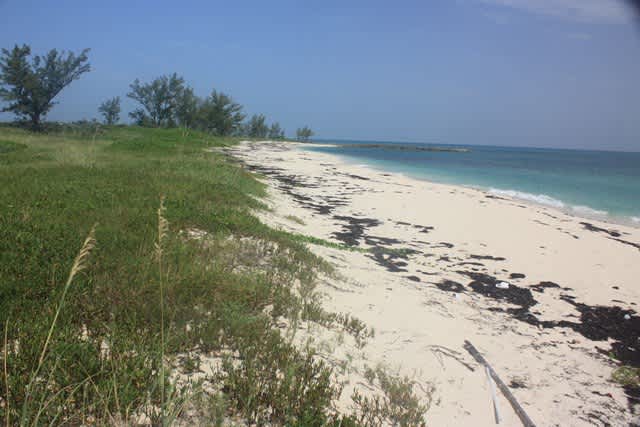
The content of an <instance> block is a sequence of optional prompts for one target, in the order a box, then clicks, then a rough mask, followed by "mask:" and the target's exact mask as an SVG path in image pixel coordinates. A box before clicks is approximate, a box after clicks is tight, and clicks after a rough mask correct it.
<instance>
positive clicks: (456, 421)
mask: <svg viewBox="0 0 640 427" xmlns="http://www.w3.org/2000/svg"><path fill="white" fill-rule="evenodd" d="M229 151H230V152H231V153H232V154H233V155H234V156H236V157H238V158H240V159H242V161H243V162H245V164H246V165H247V167H248V168H250V169H252V170H255V171H256V172H258V173H261V174H262V175H263V176H264V177H265V181H266V182H267V183H269V185H270V190H269V199H268V201H267V202H268V204H269V205H270V207H271V208H272V211H271V212H268V213H264V214H261V216H262V218H263V219H264V220H265V221H266V222H267V223H269V224H271V225H274V226H277V227H282V228H284V229H287V230H290V231H294V232H297V233H301V234H305V235H310V236H314V237H317V238H322V239H326V240H329V241H332V242H336V243H344V244H347V245H353V246H359V247H362V248H372V249H371V251H369V252H359V251H345V250H340V249H333V248H328V247H325V246H318V245H311V246H312V250H313V251H314V252H315V253H317V254H319V255H321V256H323V257H324V258H326V259H327V260H328V261H330V262H331V263H332V264H334V265H335V266H336V268H337V270H338V272H339V274H340V276H341V277H342V278H341V279H336V278H324V279H323V282H322V284H321V291H322V292H323V294H324V304H325V306H326V308H327V309H328V310H331V311H338V312H346V313H350V314H352V315H354V316H356V317H358V318H359V319H361V320H363V321H364V322H366V323H367V324H368V325H369V326H371V327H373V328H374V329H375V332H376V334H375V337H374V338H372V339H371V340H370V341H369V343H368V345H366V346H365V347H364V348H362V349H359V348H357V347H355V346H352V348H347V349H345V348H344V346H342V347H341V346H337V345H336V346H334V347H331V346H325V347H326V349H325V350H326V352H328V353H332V354H328V355H327V357H330V358H333V360H340V359H344V358H348V359H349V360H351V361H353V366H354V368H353V370H352V371H348V372H346V373H345V375H347V376H352V377H353V379H352V381H351V384H354V383H357V382H358V378H359V377H358V375H361V372H360V371H361V369H360V368H362V367H364V366H375V365H376V364H378V363H383V364H385V365H386V366H389V367H392V368H393V369H396V370H398V371H399V372H401V373H404V374H409V375H412V376H415V377H416V379H417V380H418V381H419V383H420V384H421V385H422V388H423V389H425V390H426V389H427V387H428V386H429V385H433V386H434V387H435V394H434V400H433V404H432V406H431V409H430V410H429V412H428V421H429V424H430V425H433V426H463V425H474V426H484V425H487V426H489V425H495V421H494V418H493V408H492V406H491V400H490V393H489V388H488V384H487V379H486V376H485V372H484V370H482V369H481V368H480V366H479V365H478V364H477V363H476V362H475V361H474V359H473V358H472V357H471V356H470V355H469V354H468V353H467V352H466V351H465V350H464V349H463V343H464V341H465V340H469V341H471V342H472V343H473V344H474V345H475V346H476V347H477V348H478V349H479V350H480V351H481V352H482V353H483V355H484V356H485V357H486V359H487V360H488V361H489V362H490V363H491V364H492V366H493V368H494V369H495V370H496V371H497V373H498V374H499V375H500V377H501V378H502V380H503V381H504V382H505V383H506V384H507V385H509V386H510V388H511V390H512V392H513V393H514V394H515V396H516V397H517V399H518V400H519V402H520V403H521V404H522V406H523V407H524V408H525V410H526V411H527V412H528V414H529V416H530V417H531V418H532V419H533V420H534V421H535V422H536V423H537V425H540V426H551V425H558V426H581V425H609V424H610V425H628V424H629V423H630V422H632V421H633V420H636V417H635V416H634V415H633V402H634V400H633V399H632V398H631V399H630V398H629V396H628V395H627V394H626V393H625V390H624V389H623V388H622V387H621V386H619V385H617V384H615V383H613V382H612V381H611V373H612V371H613V370H614V369H615V368H616V367H617V366H619V365H618V364H616V363H614V362H613V361H612V360H611V359H610V358H609V357H608V356H607V354H608V353H610V352H614V353H615V354H617V355H618V356H619V357H621V358H623V359H624V360H625V361H626V363H629V364H635V365H639V364H640V354H639V353H640V345H639V343H638V332H639V331H640V318H639V317H637V316H636V315H635V311H634V310H636V308H637V307H636V303H637V302H638V301H640V298H639V296H640V289H639V287H638V278H640V230H639V229H637V228H632V227H625V226H621V225H620V226H618V225H615V226H614V225H611V224H607V223H600V222H597V221H594V220H586V219H581V218H578V217H574V216H569V215H567V214H565V213H562V212H559V211H556V210H554V209H551V208H545V207H540V206H533V205H526V204H524V203H522V202H520V201H516V200H512V199H509V198H506V197H496V196H493V195H490V194H487V193H485V192H482V191H479V190H473V189H468V188H463V187H457V186H451V185H442V184H434V183H429V182H425V181H420V180H414V179H410V178H407V177H404V176H401V175H397V174H391V173H384V172H381V171H376V170H373V169H369V168H366V167H359V166H354V165H351V164H348V163H346V162H344V161H342V160H341V159H340V158H338V157H336V156H332V155H329V154H325V153H316V152H310V151H305V150H303V149H301V148H300V147H299V145H298V144H294V143H243V144H240V145H239V146H237V147H234V148H232V149H230V150H229ZM296 218H299V219H300V220H302V221H299V220H297V219H296ZM390 248H391V249H395V250H396V251H395V252H392V251H389V250H388V249H390ZM501 282H506V283H508V285H509V287H508V288H507V289H503V288H504V287H505V285H504V284H503V283H501ZM497 284H499V286H496V285H497ZM313 333H316V332H314V331H309V334H310V335H313ZM345 345H348V343H347V344H345ZM347 388H348V387H347ZM349 395H350V394H349V393H348V390H345V393H343V396H344V402H342V404H343V405H345V406H348V404H349ZM500 399H501V400H500V405H499V406H500V411H501V414H502V416H503V422H502V424H501V425H520V423H519V421H518V418H517V416H516V415H515V413H514V411H513V410H512V409H511V407H510V406H509V404H508V403H507V401H506V400H505V399H504V398H502V397H501V398H500ZM636 421H637V420H636ZM607 423H608V424H607Z"/></svg>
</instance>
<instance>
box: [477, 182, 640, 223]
mask: <svg viewBox="0 0 640 427" xmlns="http://www.w3.org/2000/svg"><path fill="white" fill-rule="evenodd" d="M489 193H491V194H493V195H496V196H506V197H511V198H513V199H519V200H525V201H529V202H533V203H536V204H539V205H545V206H551V207H553V208H556V209H562V210H565V211H568V212H570V213H574V214H576V215H579V216H587V217H606V216H607V215H609V212H607V211H602V210H599V209H593V208H590V207H588V206H583V205H568V204H566V203H564V202H563V201H562V200H558V199H555V198H553V197H551V196H548V195H546V194H532V193H526V192H523V191H515V190H498V189H496V188H492V189H490V190H489ZM631 220H632V221H634V222H640V218H635V217H632V218H631ZM636 220H637V221H636Z"/></svg>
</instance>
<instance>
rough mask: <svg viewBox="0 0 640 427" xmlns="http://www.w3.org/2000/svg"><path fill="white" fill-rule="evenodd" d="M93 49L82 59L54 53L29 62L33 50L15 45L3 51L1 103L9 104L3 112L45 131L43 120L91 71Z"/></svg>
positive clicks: (26, 46)
mask: <svg viewBox="0 0 640 427" xmlns="http://www.w3.org/2000/svg"><path fill="white" fill-rule="evenodd" d="M88 52H89V49H84V50H83V51H82V52H80V54H79V55H76V54H74V53H73V52H68V53H65V52H64V51H62V52H58V51H57V50H56V49H52V50H50V51H49V53H47V54H46V55H45V56H34V57H33V59H32V60H31V61H29V56H30V55H31V47H29V46H28V45H26V44H25V45H22V47H20V46H18V45H15V47H14V48H13V49H12V50H7V49H2V55H1V56H0V85H1V87H0V99H2V100H3V101H5V102H7V103H9V105H8V106H7V107H4V108H3V109H2V110H1V111H2V112H11V113H14V114H15V115H16V116H18V117H19V118H20V119H21V120H28V121H29V122H30V125H31V127H32V128H33V129H35V130H40V129H41V122H42V118H43V117H44V116H46V115H47V113H48V112H49V111H50V110H51V108H53V106H54V105H55V104H56V103H55V102H53V100H54V98H55V97H56V96H57V95H58V94H59V93H60V92H61V91H62V89H64V88H65V87H67V86H69V85H70V84H71V82H73V81H74V80H77V79H79V78H80V76H81V75H82V74H84V73H86V72H88V71H90V70H91V66H90V65H89V63H88V62H87V61H88V60H89V58H88V56H87V54H88Z"/></svg>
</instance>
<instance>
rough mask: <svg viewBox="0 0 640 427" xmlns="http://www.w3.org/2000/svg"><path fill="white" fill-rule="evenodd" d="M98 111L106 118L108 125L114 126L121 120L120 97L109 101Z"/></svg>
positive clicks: (105, 121) (101, 105)
mask: <svg viewBox="0 0 640 427" xmlns="http://www.w3.org/2000/svg"><path fill="white" fill-rule="evenodd" d="M98 111H99V112H100V114H102V116H103V117H104V123H105V124H107V125H114V124H116V123H118V120H120V97H119V96H116V97H115V98H111V99H107V100H106V101H104V102H103V103H102V104H100V107H98Z"/></svg>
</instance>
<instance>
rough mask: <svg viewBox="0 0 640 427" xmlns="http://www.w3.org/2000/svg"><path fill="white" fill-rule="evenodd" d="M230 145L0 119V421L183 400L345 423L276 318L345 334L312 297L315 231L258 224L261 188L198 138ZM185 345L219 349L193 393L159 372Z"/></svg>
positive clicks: (353, 322) (160, 407) (325, 374)
mask: <svg viewBox="0 0 640 427" xmlns="http://www.w3.org/2000/svg"><path fill="white" fill-rule="evenodd" d="M233 143H235V140H233V139H223V138H212V137H210V136H208V135H206V134H202V133H198V132H184V131H183V130H181V129H144V128H135V127H121V126H120V127H98V126H95V124H91V125H90V126H89V127H87V126H85V127H83V126H71V127H65V126H61V127H60V128H59V129H58V130H57V131H56V132H54V133H49V134H32V133H29V132H26V131H23V130H20V129H17V128H12V127H0V200H2V201H3V202H4V203H2V204H0V328H1V330H0V332H1V333H0V336H2V337H3V338H4V340H3V344H2V349H1V350H2V351H0V357H2V367H3V374H2V375H1V376H0V378H1V379H0V386H1V387H0V393H2V394H1V395H0V419H2V420H3V421H4V422H5V423H6V424H7V425H14V424H16V425H41V424H73V425H76V424H78V425H79V424H89V423H93V424H95V425H113V424H117V423H120V424H135V423H137V422H140V421H141V420H147V421H149V422H151V423H153V424H154V425H169V424H172V423H173V422H175V421H176V420H179V419H181V417H184V416H186V415H185V413H186V410H185V408H187V407H192V406H193V405H195V404H196V402H201V403H202V407H199V408H196V409H197V410H196V409H193V408H192V410H195V411H196V412H198V413H199V414H201V416H202V417H204V418H202V419H207V417H208V416H211V417H213V418H210V420H214V419H215V422H216V423H219V422H222V421H221V420H224V419H225V417H230V416H232V415H239V416H241V417H242V418H243V419H244V420H245V421H246V422H249V423H273V424H274V425H300V426H302V425H304V426H316V425H317V426H321V425H340V423H342V422H343V421H344V423H343V424H342V425H343V426H346V425H361V424H355V423H351V424H348V423H349V422H351V421H349V420H352V418H349V417H342V416H341V415H339V414H337V413H336V412H335V410H334V409H333V405H332V402H333V401H334V400H335V399H336V398H337V397H338V396H339V394H340V392H341V390H340V388H339V387H338V386H336V385H335V384H333V383H332V381H331V376H332V368H331V367H330V366H328V365H326V364H325V363H323V362H321V361H319V360H318V359H317V358H315V357H314V355H313V352H312V351H310V352H306V351H301V350H299V349H297V348H295V347H292V346H291V345H290V344H289V343H288V341H287V340H286V339H285V338H284V337H282V336H281V335H280V333H279V332H278V330H277V328H276V326H277V322H278V318H279V317H282V316H284V317H288V318H290V319H292V320H294V321H295V320H297V319H301V318H304V319H310V320H317V321H320V322H324V323H327V322H333V323H334V324H337V325H342V327H344V328H345V330H347V331H349V332H351V333H353V334H354V335H355V336H357V337H359V338H361V339H364V337H366V336H368V335H367V334H368V332H367V331H366V327H365V326H364V325H363V324H361V323H359V322H358V321H357V319H353V318H349V317H345V316H338V315H333V314H328V313H324V312H323V311H322V309H321V308H320V307H319V305H318V302H317V300H316V299H315V296H314V295H315V294H314V283H315V278H316V274H317V271H318V270H320V269H325V268H326V264H325V263H324V262H323V261H322V260H321V259H319V258H318V257H316V256H314V255H313V254H312V253H311V252H309V250H308V249H307V248H306V245H305V243H307V242H311V241H312V243H318V242H317V241H316V240H318V239H313V238H309V237H305V236H301V235H291V234H288V233H286V232H283V231H278V230H273V229H271V228H269V227H267V226H266V225H264V224H262V223H261V222H260V221H259V220H258V219H257V218H256V217H255V216H254V215H252V212H253V211H254V210H256V209H262V208H264V206H263V205H262V203H261V202H260V201H259V198H260V197H261V196H264V194H265V189H264V186H263V184H261V183H260V182H258V181H257V180H255V179H254V178H253V176H252V175H251V174H250V173H248V172H246V171H245V170H243V169H242V168H240V167H238V166H237V165H236V164H235V163H234V162H231V161H229V160H228V159H227V158H226V157H225V155H223V154H221V153H218V152H211V151H209V150H207V149H208V148H210V147H212V146H224V145H229V144H233ZM158 206H160V208H159V207H158ZM96 224H97V225H96ZM185 230H199V231H201V232H202V233H205V235H206V236H207V238H206V239H203V238H185V233H184V232H185ZM85 236H90V237H88V238H86V240H85ZM242 242H245V243H242ZM323 243H324V244H331V245H333V244H332V243H331V242H323ZM78 248H83V249H82V250H81V252H80V255H78V252H77V251H78ZM265 259H266V260H267V262H262V263H261V262H260V260H263V261H264V260H265ZM327 319H328V320H327ZM192 351H195V352H200V353H206V354H220V355H227V356H226V357H227V358H226V359H225V363H223V365H222V368H221V370H220V372H218V373H217V374H216V377H215V378H211V379H210V380H211V381H213V382H215V383H216V384H217V391H216V393H214V394H212V395H210V396H209V395H207V396H205V397H202V396H201V395H198V396H196V395H195V394H192V395H189V396H186V395H185V393H187V391H185V390H179V389H177V388H176V386H175V384H174V383H172V381H170V380H169V378H170V374H171V372H170V366H171V362H172V361H174V360H178V359H179V355H181V354H186V353H189V352H192ZM228 355H235V356H234V358H233V359H230V358H229V357H228ZM187 365H188V366H186V368H187V370H188V369H192V370H193V369H197V367H196V366H195V365H194V363H193V362H191V363H187ZM207 408H208V409H207ZM207 414H208V415H207ZM212 414H213V415H212ZM87 420H89V421H90V422H89V421H87ZM212 423H213V421H212ZM362 425H364V424H362Z"/></svg>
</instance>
